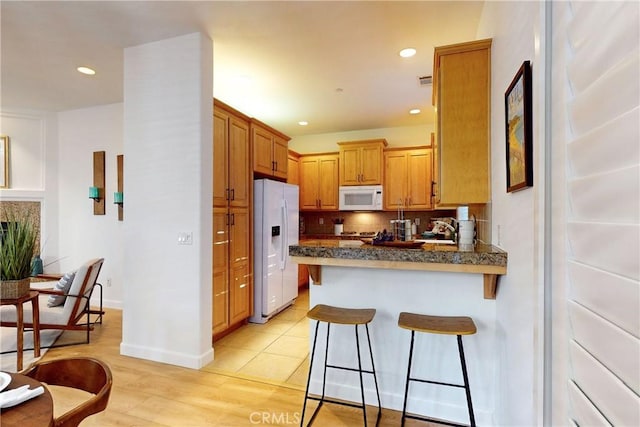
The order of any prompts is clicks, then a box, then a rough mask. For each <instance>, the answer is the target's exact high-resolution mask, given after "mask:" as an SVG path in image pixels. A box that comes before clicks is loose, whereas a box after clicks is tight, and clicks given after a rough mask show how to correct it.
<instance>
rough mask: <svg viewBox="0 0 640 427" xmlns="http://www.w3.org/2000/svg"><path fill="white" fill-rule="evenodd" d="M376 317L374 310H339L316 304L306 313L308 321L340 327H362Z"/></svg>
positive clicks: (339, 308)
mask: <svg viewBox="0 0 640 427" xmlns="http://www.w3.org/2000/svg"><path fill="white" fill-rule="evenodd" d="M375 315H376V310H375V309H374V308H341V307H333V306H330V305H324V304H318V305H316V306H315V307H313V308H312V309H311V310H309V312H308V313H307V317H308V318H309V319H313V320H318V321H320V322H327V323H338V324H340V325H364V324H367V323H369V322H371V321H372V320H373V317H374V316H375Z"/></svg>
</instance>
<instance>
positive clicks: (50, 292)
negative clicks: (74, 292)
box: [32, 288, 65, 296]
mask: <svg viewBox="0 0 640 427" xmlns="http://www.w3.org/2000/svg"><path fill="white" fill-rule="evenodd" d="M32 290H33V291H38V292H40V293H41V294H45V295H59V296H64V295H65V294H64V292H62V291H59V290H57V289H53V288H51V289H32Z"/></svg>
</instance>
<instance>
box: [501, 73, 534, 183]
mask: <svg viewBox="0 0 640 427" xmlns="http://www.w3.org/2000/svg"><path fill="white" fill-rule="evenodd" d="M504 108H505V122H506V123H505V124H506V137H507V138H506V142H507V146H506V152H507V193H510V192H512V191H517V190H522V189H523V188H527V187H531V186H533V159H532V156H533V150H532V146H531V145H532V143H533V141H532V138H533V132H532V130H531V127H532V123H531V120H532V119H531V63H530V62H529V61H524V63H523V64H522V66H521V67H520V69H519V70H518V72H517V73H516V76H515V77H514V78H513V81H512V82H511V84H510V85H509V88H508V89H507V91H506V92H505V93H504Z"/></svg>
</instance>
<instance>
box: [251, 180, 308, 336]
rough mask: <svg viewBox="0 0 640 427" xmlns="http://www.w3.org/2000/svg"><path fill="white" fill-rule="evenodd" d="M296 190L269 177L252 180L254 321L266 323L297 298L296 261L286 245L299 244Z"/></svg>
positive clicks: (294, 186)
mask: <svg viewBox="0 0 640 427" xmlns="http://www.w3.org/2000/svg"><path fill="white" fill-rule="evenodd" d="M299 197H300V196H299V189H298V186H297V185H291V184H286V183H284V182H279V181H273V180H270V179H257V180H255V181H253V201H254V210H253V259H254V264H253V265H254V266H253V275H254V298H253V301H254V302H253V304H254V307H253V316H251V317H250V318H249V321H250V322H253V323H265V322H266V321H267V320H269V319H270V318H271V317H273V316H274V315H275V314H277V313H279V312H280V311H282V310H284V309H285V308H287V307H288V306H290V305H291V304H293V303H294V301H295V300H296V298H297V297H298V264H294V263H293V262H291V257H290V256H289V245H296V244H298V230H299V216H300V214H299V211H298V206H299V205H298V200H299Z"/></svg>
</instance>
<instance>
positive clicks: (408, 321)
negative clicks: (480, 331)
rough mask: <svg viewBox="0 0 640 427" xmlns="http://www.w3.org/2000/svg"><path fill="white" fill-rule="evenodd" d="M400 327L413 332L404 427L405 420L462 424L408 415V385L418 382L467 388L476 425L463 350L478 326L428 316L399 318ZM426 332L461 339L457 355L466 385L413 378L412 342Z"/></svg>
mask: <svg viewBox="0 0 640 427" xmlns="http://www.w3.org/2000/svg"><path fill="white" fill-rule="evenodd" d="M398 326H400V327H401V328H404V329H408V330H410V331H411V346H410V347H409V366H408V367H407V380H406V383H405V389H404V404H403V405H402V424H401V425H402V426H404V422H405V419H406V418H411V419H414V420H421V421H429V422H433V423H437V424H445V425H450V426H459V425H461V424H457V423H453V422H448V421H443V420H437V419H433V418H429V417H424V416H419V415H413V414H407V396H408V394H409V382H410V381H417V382H422V383H429V384H437V385H443V386H449V387H460V388H464V390H465V393H466V395H467V408H468V410H469V421H470V423H471V426H474V427H475V425H476V420H475V416H474V414H473V404H472V402H471V390H470V388H469V378H468V375H467V363H466V361H465V358H464V349H463V347H462V335H473V334H475V333H476V325H475V323H473V320H472V319H471V318H470V317H451V316H428V315H425V314H414V313H406V312H402V313H400V316H399V317H398ZM416 331H418V332H426V333H430V334H445V335H456V336H457V337H458V353H459V354H460V365H462V378H463V380H464V383H463V384H451V383H443V382H438V381H430V380H425V379H419V378H412V377H411V361H412V359H413V342H414V338H415V333H416Z"/></svg>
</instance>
